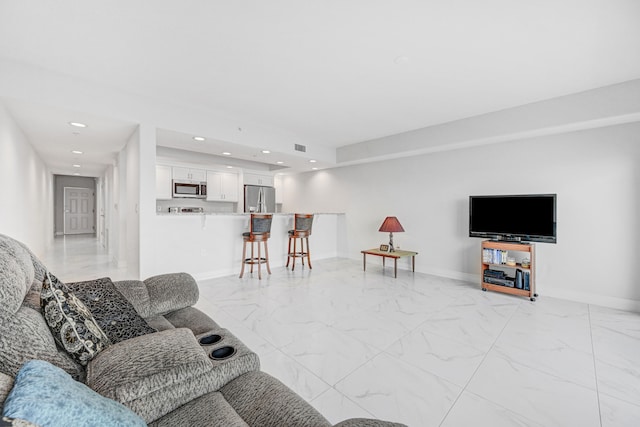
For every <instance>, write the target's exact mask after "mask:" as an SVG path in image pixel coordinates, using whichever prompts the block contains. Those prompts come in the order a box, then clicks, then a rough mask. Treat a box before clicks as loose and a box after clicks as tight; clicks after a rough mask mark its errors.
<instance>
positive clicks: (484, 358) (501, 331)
mask: <svg viewBox="0 0 640 427" xmlns="http://www.w3.org/2000/svg"><path fill="white" fill-rule="evenodd" d="M521 304H522V302H520V303H519V304H518V305H517V307H516V309H515V310H513V313H511V316H509V319H508V320H507V321H506V322H505V324H504V326H503V327H502V329H501V330H500V333H499V334H498V335H497V336H496V339H495V340H493V343H491V347H489V349H488V350H487V351H486V352H485V354H484V357H483V358H482V361H481V362H480V363H478V367H477V368H476V369H475V371H473V374H471V376H470V377H469V380H468V381H467V383H466V384H465V385H464V387H462V390H461V391H460V394H458V396H457V397H456V400H455V401H454V402H453V404H452V405H451V407H450V408H449V410H448V411H447V413H446V414H445V415H444V417H442V421H440V424H438V425H439V426H442V424H443V423H444V422H445V421H446V419H447V417H448V416H449V414H450V413H451V410H452V409H453V408H454V406H456V404H457V403H458V400H460V397H461V396H462V394H463V393H464V392H465V391H467V387H468V386H469V383H470V382H471V380H473V377H475V375H476V374H477V373H478V370H479V369H480V367H481V366H482V364H483V363H484V361H485V360H487V357H488V356H489V353H490V352H491V350H492V349H493V347H494V346H495V344H496V342H497V341H498V339H500V337H501V336H502V333H503V332H504V330H505V329H506V327H507V325H509V323H510V322H511V319H513V316H515V314H516V313H517V312H518V310H519V309H520V305H521ZM469 393H472V394H474V395H475V393H473V392H472V391H469ZM480 397H482V396H480ZM483 399H484V398H483ZM487 400H488V399H487ZM489 401H490V402H491V403H494V404H495V402H493V401H492V400H489ZM499 406H501V405H499ZM508 410H509V411H510V412H513V413H516V414H517V412H514V411H513V410H511V409H508ZM518 415H520V416H524V415H522V414H518ZM525 418H527V417H525Z"/></svg>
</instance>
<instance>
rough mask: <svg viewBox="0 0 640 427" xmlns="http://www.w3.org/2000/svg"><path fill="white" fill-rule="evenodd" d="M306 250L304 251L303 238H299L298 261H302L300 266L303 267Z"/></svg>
mask: <svg viewBox="0 0 640 427" xmlns="http://www.w3.org/2000/svg"><path fill="white" fill-rule="evenodd" d="M305 254H306V252H305V251H304V239H303V238H302V237H301V238H300V262H302V266H303V267H304V258H305Z"/></svg>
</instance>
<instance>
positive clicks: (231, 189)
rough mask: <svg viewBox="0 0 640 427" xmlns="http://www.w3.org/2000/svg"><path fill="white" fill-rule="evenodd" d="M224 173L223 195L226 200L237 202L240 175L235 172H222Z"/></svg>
mask: <svg viewBox="0 0 640 427" xmlns="http://www.w3.org/2000/svg"><path fill="white" fill-rule="evenodd" d="M220 175H222V195H223V196H224V201H225V202H237V201H238V200H239V197H238V175H236V174H235V173H224V172H223V173H221V174H220Z"/></svg>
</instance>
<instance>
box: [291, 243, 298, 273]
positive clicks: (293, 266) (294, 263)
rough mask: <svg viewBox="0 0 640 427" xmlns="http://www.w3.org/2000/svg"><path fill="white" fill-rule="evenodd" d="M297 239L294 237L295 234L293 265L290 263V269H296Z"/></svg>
mask: <svg viewBox="0 0 640 427" xmlns="http://www.w3.org/2000/svg"><path fill="white" fill-rule="evenodd" d="M297 240H298V239H296V238H295V236H294V237H293V253H292V255H293V265H291V271H293V270H295V269H296V242H297Z"/></svg>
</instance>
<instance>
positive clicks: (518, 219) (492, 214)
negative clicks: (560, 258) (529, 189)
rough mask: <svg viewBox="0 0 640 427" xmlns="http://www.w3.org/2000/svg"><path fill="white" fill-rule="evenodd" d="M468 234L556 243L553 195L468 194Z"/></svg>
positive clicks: (554, 201)
mask: <svg viewBox="0 0 640 427" xmlns="http://www.w3.org/2000/svg"><path fill="white" fill-rule="evenodd" d="M469 236H470V237H483V238H491V239H498V240H508V241H519V240H522V241H530V242H546V243H556V241H557V237H556V195H555V194H521V195H511V196H469Z"/></svg>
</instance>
